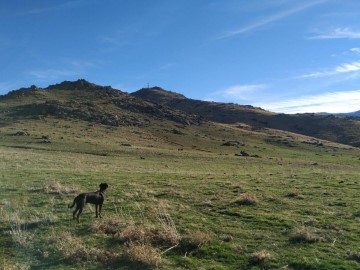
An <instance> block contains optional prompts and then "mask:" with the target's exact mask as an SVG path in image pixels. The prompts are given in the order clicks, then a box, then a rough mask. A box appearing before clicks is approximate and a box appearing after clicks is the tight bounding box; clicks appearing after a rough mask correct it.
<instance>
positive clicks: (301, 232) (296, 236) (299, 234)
mask: <svg viewBox="0 0 360 270" xmlns="http://www.w3.org/2000/svg"><path fill="white" fill-rule="evenodd" d="M319 241H320V238H319V237H318V236H317V235H316V234H314V233H313V232H312V231H310V230H309V229H308V228H307V227H304V226H302V227H299V228H296V229H295V231H294V232H293V234H292V235H291V236H290V242H292V243H315V242H319Z"/></svg>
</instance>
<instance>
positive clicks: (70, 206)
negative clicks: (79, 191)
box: [68, 198, 76, 208]
mask: <svg viewBox="0 0 360 270" xmlns="http://www.w3.org/2000/svg"><path fill="white" fill-rule="evenodd" d="M75 203H76V198H75V199H74V202H73V204H72V205H70V204H69V205H68V207H69V208H73V207H74V205H75Z"/></svg>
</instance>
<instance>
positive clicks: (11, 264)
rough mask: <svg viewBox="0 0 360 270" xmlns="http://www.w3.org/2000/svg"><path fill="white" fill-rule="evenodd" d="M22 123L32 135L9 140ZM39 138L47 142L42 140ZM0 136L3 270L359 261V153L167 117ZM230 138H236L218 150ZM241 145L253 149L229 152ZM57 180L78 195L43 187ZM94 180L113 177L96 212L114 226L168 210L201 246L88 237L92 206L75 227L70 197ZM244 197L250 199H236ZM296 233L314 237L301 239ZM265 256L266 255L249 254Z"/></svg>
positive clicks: (36, 127) (308, 265)
mask: <svg viewBox="0 0 360 270" xmlns="http://www.w3.org/2000/svg"><path fill="white" fill-rule="evenodd" d="M174 128H175V129H178V130H181V131H182V133H183V135H179V134H175V133H174V132H172V129H174ZM21 130H26V131H27V132H28V133H29V134H30V136H12V134H14V133H16V132H17V131H21ZM45 135H46V136H49V138H50V141H51V143H43V142H42V139H41V137H42V136H45ZM269 136H272V137H269ZM274 136H278V137H274ZM0 139H1V140H0V159H1V161H0V166H1V170H0V182H1V184H2V189H1V190H2V192H1V199H0V218H1V223H0V226H1V227H0V232H1V234H0V265H2V268H3V269H74V268H76V269H136V268H139V269H144V268H146V267H148V268H152V267H153V268H159V269H280V268H283V269H356V268H360V264H359V260H358V259H357V258H358V256H354V254H359V243H360V233H359V232H360V231H359V210H358V209H359V207H360V200H359V199H358V193H359V186H360V167H359V162H360V161H359V157H360V151H359V150H358V149H355V148H350V147H346V146H342V145H337V144H333V143H329V142H324V146H315V145H311V144H305V143H303V141H304V140H308V138H306V137H303V136H298V135H295V134H288V133H281V132H277V131H271V130H264V131H262V132H254V131H249V130H245V129H239V128H236V127H234V126H226V125H215V124H211V123H206V124H204V125H203V126H200V127H197V126H186V127H182V126H174V125H173V124H171V123H170V122H166V121H159V122H158V123H157V124H156V125H152V126H148V127H146V128H140V127H111V128H110V127H106V126H103V125H99V124H95V125H89V123H86V122H82V121H66V120H59V119H53V118H46V119H42V120H33V119H30V120H26V121H24V120H19V121H17V122H15V123H13V124H10V123H8V124H6V125H3V127H2V128H1V130H0ZM230 140H236V141H239V142H241V143H243V144H244V145H243V146H242V145H241V146H222V144H223V143H224V142H226V141H230ZM284 142H286V143H284ZM126 144H130V146H129V145H126ZM289 145H291V146H289ZM179 149H182V150H181V151H179ZM241 150H244V151H246V152H247V153H249V154H250V155H257V156H258V157H240V156H235V154H238V153H240V151H241ZM53 182H55V183H58V184H59V185H60V186H62V187H67V186H72V187H74V188H75V190H78V191H72V190H71V189H70V190H69V191H68V192H67V191H61V192H60V191H56V190H54V191H47V192H46V191H45V190H44V187H45V186H46V185H48V184H49V183H53ZM101 182H107V183H108V184H109V189H108V191H107V194H106V202H105V205H104V207H103V215H104V220H105V217H112V218H118V219H121V220H122V221H123V222H124V226H123V227H122V226H120V227H119V228H118V230H119V232H121V231H123V230H124V229H125V228H126V226H133V225H141V226H148V227H151V228H154V229H156V230H161V229H162V225H161V223H160V221H159V216H166V217H167V218H168V219H169V220H171V221H172V222H173V224H174V225H175V227H176V230H177V232H178V233H179V234H180V235H181V237H182V238H183V239H189V237H190V238H192V240H193V242H196V241H198V243H199V244H198V245H194V244H191V245H190V244H189V241H190V240H188V241H185V240H182V241H180V242H179V243H178V244H177V245H174V244H170V243H166V242H156V241H153V242H151V241H150V240H148V241H150V243H148V242H147V243H145V244H144V243H134V244H140V245H141V247H143V248H144V247H146V245H151V246H152V247H154V248H155V251H154V250H151V252H152V253H151V254H155V252H156V250H158V252H160V253H161V252H164V251H166V250H167V249H169V248H171V247H173V248H172V249H170V250H169V251H166V252H165V253H164V254H161V257H162V259H161V263H160V264H158V261H156V264H158V265H157V266H155V265H153V264H152V262H153V261H154V260H148V261H147V260H146V258H144V259H143V258H141V259H139V258H132V257H131V256H130V255H129V243H128V244H126V243H122V242H121V241H119V240H117V238H116V237H115V235H113V234H103V233H94V232H93V231H92V229H91V228H92V226H93V225H94V223H95V222H96V219H95V218H94V213H93V211H94V207H90V206H87V207H86V210H85V211H84V212H85V213H84V214H83V215H82V219H81V223H80V224H79V225H78V224H77V223H76V222H75V221H73V220H72V217H71V210H70V209H68V208H67V205H68V204H69V203H70V202H72V200H73V198H74V196H76V194H77V193H79V192H85V191H95V190H96V189H97V187H98V184H99V183H101ZM76 188H77V189H76ZM243 194H252V195H253V196H255V197H256V199H257V201H256V203H254V204H239V203H237V200H239V198H240V197H241V196H242V195H243ZM289 194H295V196H294V195H293V196H289ZM299 229H303V230H306V231H307V232H309V233H311V235H312V236H313V237H315V238H316V241H297V240H296V239H301V238H294V234H296V233H297V232H298V231H299ZM194 232H198V233H195V234H194ZM202 234H203V235H204V237H205V238H206V236H208V237H209V238H208V239H207V238H206V239H207V241H205V242H204V243H202V242H201V241H200V240H199V239H196V237H195V236H194V235H198V236H199V235H202ZM294 239H295V240H294ZM199 241H200V242H199ZM190 242H191V241H190ZM76 250H78V251H79V252H78V253H76ZM75 254H78V255H75ZM79 254H80V255H79ZM261 254H266V255H265V256H264V259H256V258H262V257H261V256H262V255H261ZM154 256H155V255H154ZM156 256H157V255H156ZM95 257H96V258H97V259H95ZM254 257H255V259H254Z"/></svg>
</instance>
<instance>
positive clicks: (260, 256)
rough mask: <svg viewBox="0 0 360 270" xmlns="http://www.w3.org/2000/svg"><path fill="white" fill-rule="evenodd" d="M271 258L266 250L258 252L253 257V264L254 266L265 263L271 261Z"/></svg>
mask: <svg viewBox="0 0 360 270" xmlns="http://www.w3.org/2000/svg"><path fill="white" fill-rule="evenodd" d="M270 257H271V255H270V253H269V252H267V251H266V250H261V251H257V252H254V253H253V254H252V255H251V262H252V263H254V264H259V263H263V262H265V261H267V260H269V259H270Z"/></svg>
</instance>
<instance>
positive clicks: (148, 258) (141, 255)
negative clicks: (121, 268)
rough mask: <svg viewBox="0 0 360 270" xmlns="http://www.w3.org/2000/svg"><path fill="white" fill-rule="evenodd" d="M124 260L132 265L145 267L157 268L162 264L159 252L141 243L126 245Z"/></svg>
mask: <svg viewBox="0 0 360 270" xmlns="http://www.w3.org/2000/svg"><path fill="white" fill-rule="evenodd" d="M124 258H125V259H126V260H129V261H130V262H132V263H134V264H140V266H141V265H143V266H145V267H151V266H158V265H160V264H161V262H162V258H161V253H160V250H159V249H157V248H155V247H153V246H151V245H149V244H143V243H140V244H139V243H131V242H130V243H128V244H127V247H126V249H125V252H124Z"/></svg>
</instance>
